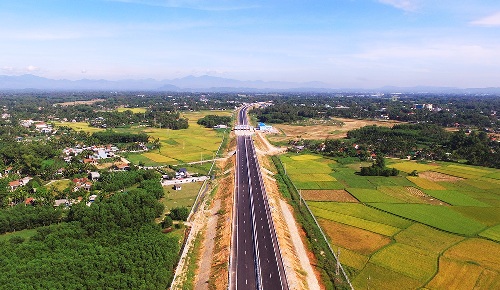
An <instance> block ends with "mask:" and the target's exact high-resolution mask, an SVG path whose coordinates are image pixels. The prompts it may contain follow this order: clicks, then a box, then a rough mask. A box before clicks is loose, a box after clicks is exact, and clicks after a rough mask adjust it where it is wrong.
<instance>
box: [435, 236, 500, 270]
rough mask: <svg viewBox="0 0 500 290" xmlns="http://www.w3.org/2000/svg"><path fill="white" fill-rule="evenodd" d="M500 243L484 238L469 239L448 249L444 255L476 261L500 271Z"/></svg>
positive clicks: (484, 266) (480, 264)
mask: <svg viewBox="0 0 500 290" xmlns="http://www.w3.org/2000/svg"><path fill="white" fill-rule="evenodd" d="M494 253H500V244H498V243H495V242H493V241H488V240H484V239H476V238H471V239H467V240H465V241H463V242H461V243H459V244H457V245H455V246H453V247H451V248H450V249H449V250H447V251H446V252H445V253H444V254H443V256H444V257H447V258H450V259H454V260H458V261H464V262H467V261H474V263H475V264H476V265H479V266H481V267H483V268H488V269H490V270H494V271H500V259H499V258H498V255H495V254H494Z"/></svg>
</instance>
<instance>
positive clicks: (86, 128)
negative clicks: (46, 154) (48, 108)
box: [54, 122, 105, 133]
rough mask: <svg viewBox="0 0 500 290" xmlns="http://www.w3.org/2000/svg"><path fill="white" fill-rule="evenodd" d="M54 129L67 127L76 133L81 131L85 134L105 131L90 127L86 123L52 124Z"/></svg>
mask: <svg viewBox="0 0 500 290" xmlns="http://www.w3.org/2000/svg"><path fill="white" fill-rule="evenodd" d="M54 125H55V126H56V127H63V126H64V127H69V128H71V129H73V130H75V131H77V132H80V131H83V132H87V133H94V132H101V131H104V130H105V129H102V128H96V127H90V126H89V124H88V123H86V122H54Z"/></svg>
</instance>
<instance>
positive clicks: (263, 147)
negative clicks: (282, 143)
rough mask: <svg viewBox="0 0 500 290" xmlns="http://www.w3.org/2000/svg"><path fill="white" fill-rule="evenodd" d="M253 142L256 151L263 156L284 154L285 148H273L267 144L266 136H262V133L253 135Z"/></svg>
mask: <svg viewBox="0 0 500 290" xmlns="http://www.w3.org/2000/svg"><path fill="white" fill-rule="evenodd" d="M255 141H256V145H257V147H258V150H260V151H261V152H259V153H262V154H264V155H276V154H281V153H284V152H286V148H280V147H275V146H273V145H272V144H271V143H269V140H267V138H266V136H264V133H261V132H257V133H256V134H255Z"/></svg>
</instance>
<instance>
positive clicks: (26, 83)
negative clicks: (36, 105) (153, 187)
mask: <svg viewBox="0 0 500 290" xmlns="http://www.w3.org/2000/svg"><path fill="white" fill-rule="evenodd" d="M0 90H4V91H6V90H44V91H49V90H57V91H75V90H76V91H165V92H184V91H192V92H242V93H244V92H248V93H256V92H325V93H326V92H331V93H335V92H357V93H370V92H382V93H397V92H400V93H445V94H446V93H448V94H500V87H492V88H468V89H460V88H454V87H425V86H418V87H394V86H386V87H382V88H373V89H356V88H333V87H332V86H331V85H329V84H327V83H323V82H304V83H297V82H280V81H261V80H256V81H241V80H236V79H228V78H221V77H214V76H208V75H204V76H186V77H183V78H176V79H171V80H155V79H125V80H118V81H111V80H104V79H99V80H92V79H81V80H74V81H72V80H67V79H58V80H56V79H49V78H44V77H39V76H35V75H31V74H25V75H19V76H7V75H0Z"/></svg>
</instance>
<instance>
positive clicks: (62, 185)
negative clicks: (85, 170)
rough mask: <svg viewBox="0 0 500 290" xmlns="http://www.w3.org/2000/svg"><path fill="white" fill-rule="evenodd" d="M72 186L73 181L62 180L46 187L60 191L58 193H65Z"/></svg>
mask: <svg viewBox="0 0 500 290" xmlns="http://www.w3.org/2000/svg"><path fill="white" fill-rule="evenodd" d="M70 185H71V180H69V179H62V180H57V181H54V182H52V183H51V184H49V185H46V186H45V187H47V188H54V189H55V190H58V191H63V190H65V189H66V188H68V186H70Z"/></svg>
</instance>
